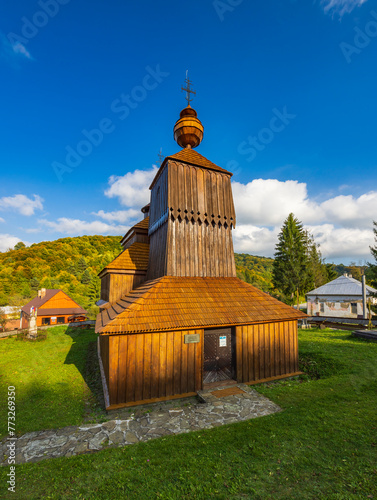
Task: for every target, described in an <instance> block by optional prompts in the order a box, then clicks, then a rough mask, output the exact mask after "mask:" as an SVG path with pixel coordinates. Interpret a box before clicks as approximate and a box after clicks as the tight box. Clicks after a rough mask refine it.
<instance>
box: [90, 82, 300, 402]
mask: <svg viewBox="0 0 377 500" xmlns="http://www.w3.org/2000/svg"><path fill="white" fill-rule="evenodd" d="M187 83H188V87H187V89H184V90H187V100H188V106H187V107H186V108H185V109H183V111H181V114H180V119H179V120H178V121H177V123H176V124H175V127H174V138H175V140H176V142H177V143H178V144H179V146H181V148H182V149H181V151H179V152H178V153H176V154H173V155H171V156H167V157H166V158H165V159H164V161H163V163H162V164H161V167H160V168H159V170H158V172H157V174H156V176H155V178H154V180H153V182H152V184H151V186H150V190H151V199H150V205H147V206H146V207H144V208H143V209H142V212H143V213H144V219H143V220H142V221H141V222H139V223H138V224H136V225H135V226H134V227H133V228H131V230H130V231H129V232H128V233H127V234H126V235H125V236H124V238H123V239H122V246H123V252H122V253H121V254H120V255H119V256H118V257H117V258H116V259H115V260H114V261H113V262H111V263H110V264H109V265H108V266H107V267H106V268H105V269H103V271H101V273H100V277H101V281H102V289H101V301H100V305H101V310H100V313H99V315H98V317H97V323H96V332H97V333H98V334H99V357H100V365H101V371H102V375H103V377H102V378H103V384H104V392H105V400H106V406H107V409H113V408H119V407H122V406H132V405H136V404H141V403H148V402H155V401H161V400H167V399H174V398H181V397H186V396H193V395H195V394H196V393H197V391H198V390H201V389H203V386H204V387H205V386H206V384H211V383H214V382H220V381H224V382H227V383H229V381H232V380H233V381H234V383H237V382H244V383H255V382H257V381H260V382H261V381H266V380H273V379H278V378H282V377H287V376H292V375H295V374H297V373H298V347H297V320H298V319H299V318H301V317H304V316H305V315H304V314H303V313H301V312H300V311H296V310H295V309H293V308H292V307H289V306H287V305H286V304H283V303H282V302H280V301H278V300H276V299H274V298H272V297H270V296H269V295H268V294H265V293H263V292H261V291H260V290H258V289H257V288H254V287H253V286H251V285H249V284H247V283H245V282H243V281H241V280H240V279H238V278H237V277H236V266H235V261H234V253H233V241H232V229H233V228H234V227H235V226H236V214H235V210H234V205H233V196H232V188H231V176H232V174H231V173H230V172H228V171H227V170H224V169H223V168H221V167H219V166H218V165H215V164H214V163H212V162H211V161H209V160H207V158H205V157H204V156H202V155H200V154H199V153H197V152H196V151H194V149H193V148H195V147H197V146H198V145H199V144H200V142H201V141H202V138H203V125H202V123H201V122H200V120H199V119H198V117H197V113H196V111H195V110H194V109H193V108H192V107H191V106H190V100H191V99H190V86H189V83H190V82H189V81H188V82H187ZM207 387H208V386H207Z"/></svg>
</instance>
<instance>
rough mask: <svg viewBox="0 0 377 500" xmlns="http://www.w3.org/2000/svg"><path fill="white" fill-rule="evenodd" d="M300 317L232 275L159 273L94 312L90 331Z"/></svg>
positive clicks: (144, 329) (148, 329) (147, 329)
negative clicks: (94, 315)
mask: <svg viewBox="0 0 377 500" xmlns="http://www.w3.org/2000/svg"><path fill="white" fill-rule="evenodd" d="M303 317H306V315H305V314H304V313H302V312H300V311H296V310H295V309H293V308H292V307H290V306H287V305H286V304H284V303H283V302H280V301H278V300H276V299H274V298H272V297H270V296H269V295H268V294H266V293H264V292H261V291H260V290H258V289H257V288H255V287H253V286H251V285H249V284H247V283H245V282H244V281H241V280H240V279H238V278H198V277H195V278H190V277H176V276H163V277H162V278H158V279H156V280H153V281H149V282H146V283H144V284H143V285H141V286H140V287H138V288H136V289H135V290H132V291H131V292H129V293H128V294H127V295H125V296H123V297H122V298H121V299H120V300H118V301H117V302H116V303H115V304H112V305H111V307H109V308H108V309H106V310H104V311H102V312H101V313H100V314H99V315H98V316H97V323H96V332H97V333H102V334H107V335H111V334H120V333H138V332H152V331H163V330H175V329H183V328H200V327H220V326H230V325H238V324H239V325H241V324H252V323H269V322H274V321H285V320H292V319H298V318H303Z"/></svg>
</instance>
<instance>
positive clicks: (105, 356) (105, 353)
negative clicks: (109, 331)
mask: <svg viewBox="0 0 377 500" xmlns="http://www.w3.org/2000/svg"><path fill="white" fill-rule="evenodd" d="M99 343H100V353H101V354H100V355H101V359H102V365H103V370H104V372H105V378H106V383H107V387H109V337H108V336H107V335H100V338H99Z"/></svg>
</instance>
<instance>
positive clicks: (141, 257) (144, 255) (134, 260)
mask: <svg viewBox="0 0 377 500" xmlns="http://www.w3.org/2000/svg"><path fill="white" fill-rule="evenodd" d="M139 224H140V223H139ZM148 259H149V245H148V243H138V242H136V243H133V244H132V245H131V246H130V247H129V248H127V249H126V250H124V251H123V252H122V253H121V254H119V255H118V257H116V258H115V259H114V260H113V261H112V262H110V264H107V266H106V267H105V268H104V269H127V270H128V269H132V270H133V269H135V270H138V271H146V270H147V268H148ZM101 272H102V271H101Z"/></svg>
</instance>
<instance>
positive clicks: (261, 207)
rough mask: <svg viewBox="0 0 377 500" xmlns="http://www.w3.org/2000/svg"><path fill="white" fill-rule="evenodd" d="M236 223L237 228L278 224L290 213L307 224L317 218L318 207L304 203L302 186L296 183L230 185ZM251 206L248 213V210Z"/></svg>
mask: <svg viewBox="0 0 377 500" xmlns="http://www.w3.org/2000/svg"><path fill="white" fill-rule="evenodd" d="M232 187H233V197H234V203H235V208H236V214H237V220H238V221H239V222H240V223H241V224H263V225H265V226H274V225H276V224H281V223H282V222H283V220H284V219H285V218H286V217H287V215H288V214H289V213H290V212H293V213H294V214H295V215H296V217H303V216H304V215H305V218H306V220H307V221H308V222H310V221H312V220H315V219H317V218H318V217H319V214H318V213H317V211H318V209H319V207H318V205H317V204H316V203H315V202H313V201H310V200H309V199H308V192H307V187H306V184H304V183H303V182H301V183H300V182H298V181H285V182H281V181H278V180H276V179H254V180H253V181H252V182H249V183H248V184H241V183H239V182H234V183H232ZM251 206H252V209H251V208H250V207H251Z"/></svg>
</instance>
